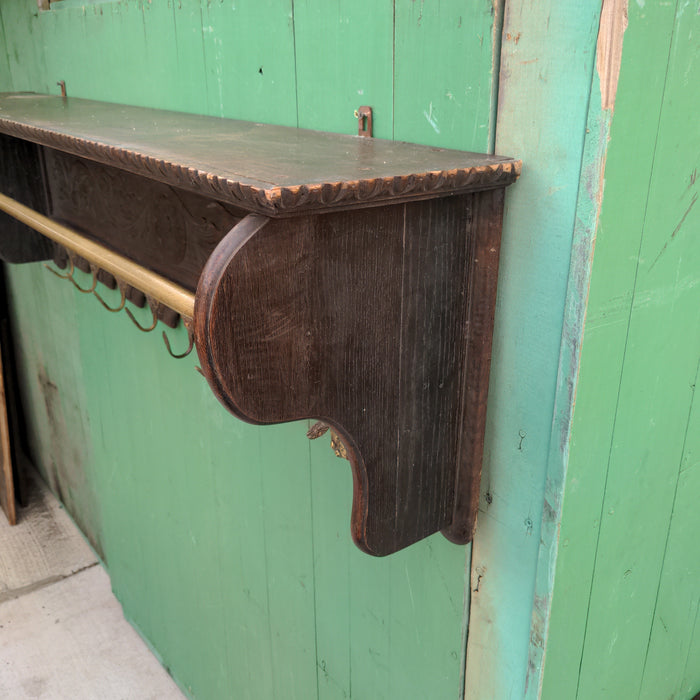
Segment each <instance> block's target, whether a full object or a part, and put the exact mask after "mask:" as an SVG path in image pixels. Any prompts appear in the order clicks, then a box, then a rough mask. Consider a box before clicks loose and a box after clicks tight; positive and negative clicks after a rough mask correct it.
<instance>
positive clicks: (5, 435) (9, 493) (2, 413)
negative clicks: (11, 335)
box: [0, 348, 17, 525]
mask: <svg viewBox="0 0 700 700" xmlns="http://www.w3.org/2000/svg"><path fill="white" fill-rule="evenodd" d="M2 354H3V353H2V348H0V508H2V510H3V512H4V513H5V515H6V516H7V521H8V522H9V523H10V525H16V524H17V510H16V508H15V481H14V474H13V471H14V470H13V463H12V450H11V447H10V425H9V421H8V415H7V397H6V393H5V380H4V377H3V374H4V370H3V366H2Z"/></svg>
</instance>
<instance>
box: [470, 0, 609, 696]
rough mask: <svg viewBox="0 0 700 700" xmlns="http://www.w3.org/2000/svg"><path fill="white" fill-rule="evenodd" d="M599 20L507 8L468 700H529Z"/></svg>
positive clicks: (585, 11) (555, 6)
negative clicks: (499, 230) (516, 168)
mask: <svg viewBox="0 0 700 700" xmlns="http://www.w3.org/2000/svg"><path fill="white" fill-rule="evenodd" d="M599 14H600V3H599V2H593V1H591V2H584V3H577V4H575V5H573V4H571V3H540V4H537V6H536V7H535V6H533V4H532V3H526V2H516V1H515V0H514V1H512V2H507V3H506V5H505V16H504V23H503V42H502V46H501V65H500V82H499V96H498V115H497V125H496V144H495V145H496V152H508V153H516V154H518V156H519V157H521V158H522V159H523V164H524V166H523V174H522V176H521V178H520V180H519V182H518V185H517V191H516V190H515V189H513V191H512V192H511V193H509V195H510V196H509V197H508V198H507V201H506V211H505V221H504V231H503V233H504V240H503V245H504V247H503V248H502V254H501V268H500V272H499V292H498V305H497V312H496V328H495V333H494V356H493V364H492V371H491V386H490V393H489V409H488V426H487V439H486V455H485V463H484V478H483V479H482V497H481V510H480V513H479V521H478V525H477V532H476V537H475V540H474V546H473V558H472V581H471V596H472V604H471V614H470V620H469V624H470V632H469V641H468V649H467V667H466V697H467V698H469V699H470V700H482V699H483V698H492V697H493V698H499V699H500V698H503V699H508V698H513V699H516V698H517V699H519V698H522V697H525V696H526V693H527V694H528V697H536V696H537V691H538V687H537V686H538V684H537V680H536V679H534V681H533V679H532V676H533V674H536V673H537V670H538V669H537V667H536V666H535V667H530V666H529V664H530V661H531V659H530V653H531V650H532V647H533V646H535V645H537V644H539V643H540V642H539V640H538V634H539V630H538V629H537V628H536V627H534V626H531V622H532V617H533V600H534V601H535V603H536V604H537V602H538V599H537V598H536V589H535V581H536V576H537V574H538V571H537V566H538V555H539V553H540V538H541V536H542V535H543V533H542V530H541V526H542V523H543V518H550V516H551V513H552V512H553V511H552V509H551V508H550V504H549V503H548V502H547V503H545V493H546V492H547V491H546V490H547V488H548V482H547V478H548V471H547V470H548V469H550V470H555V469H558V470H559V471H561V469H562V464H563V461H564V460H565V458H566V455H565V444H563V441H562V439H561V438H562V433H563V432H564V431H565V429H566V422H565V417H566V407H567V401H566V400H563V401H562V397H564V398H565V394H564V395H560V394H559V393H558V392H559V391H560V390H561V389H562V388H564V389H565V388H566V387H565V386H563V387H562V385H561V384H559V383H558V372H559V368H560V363H561V348H562V342H563V341H562V335H563V331H564V329H566V331H567V334H568V337H570V338H572V339H575V338H576V334H577V333H578V332H580V324H579V327H577V319H576V317H575V315H572V314H571V313H570V309H568V308H567V307H565V300H566V293H567V286H568V283H569V271H570V263H571V255H572V241H573V233H574V226H575V223H576V214H577V208H578V205H579V180H580V172H581V163H582V158H583V157H584V147H585V138H586V128H587V110H588V102H589V96H590V89H591V75H592V72H593V65H594V64H593V61H594V57H595V45H596V39H597V31H598V20H599ZM570 322H571V323H570ZM565 323H566V324H568V325H566V326H565ZM555 400H556V402H555ZM569 403H570V396H569ZM552 460H555V461H558V467H556V466H554V465H552V466H551V467H550V466H548V462H551V461H552ZM537 593H538V594H539V593H540V591H539V590H538V591H537ZM531 627H532V629H531ZM533 663H535V662H533Z"/></svg>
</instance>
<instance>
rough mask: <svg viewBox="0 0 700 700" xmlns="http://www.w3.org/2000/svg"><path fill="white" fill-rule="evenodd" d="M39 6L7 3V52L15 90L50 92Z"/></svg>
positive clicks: (3, 12) (4, 9) (15, 0)
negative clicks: (46, 76) (47, 81)
mask: <svg viewBox="0 0 700 700" xmlns="http://www.w3.org/2000/svg"><path fill="white" fill-rule="evenodd" d="M43 14H44V13H41V12H39V11H38V10H37V8H36V6H35V5H26V3H24V4H23V3H20V2H17V0H14V1H13V2H4V3H3V7H2V16H3V22H4V24H5V42H6V52H7V57H8V61H9V66H10V73H11V75H12V82H13V86H12V88H13V90H34V91H35V92H47V91H48V89H47V83H46V78H45V75H46V56H45V50H44V44H43V40H42V15H43Z"/></svg>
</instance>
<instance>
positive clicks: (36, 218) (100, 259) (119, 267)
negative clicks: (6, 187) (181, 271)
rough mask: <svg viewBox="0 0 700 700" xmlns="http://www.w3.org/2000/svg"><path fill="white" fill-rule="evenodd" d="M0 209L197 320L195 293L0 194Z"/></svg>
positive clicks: (183, 315)
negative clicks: (195, 316)
mask: <svg viewBox="0 0 700 700" xmlns="http://www.w3.org/2000/svg"><path fill="white" fill-rule="evenodd" d="M0 210H2V211H4V212H6V213H7V214H9V215H10V216H13V217H14V218H15V219H17V220H18V221H21V222H22V223H23V224H26V225H27V226H29V227H30V228H33V229H34V230H35V231H38V232H39V233H41V234H42V235H44V236H46V237H47V238H50V239H51V240H52V241H55V242H56V243H59V244H60V245H62V246H64V247H65V248H68V249H69V250H71V251H73V252H74V253H77V254H78V255H80V257H82V258H85V259H86V260H87V261H88V262H91V263H93V264H95V265H97V266H98V267H99V268H100V269H102V270H106V271H107V272H109V273H110V274H111V275H114V277H116V278H117V279H118V280H121V281H123V282H126V284H128V285H130V286H132V287H135V288H136V289H138V290H139V291H141V292H143V293H144V294H145V295H146V296H149V297H152V298H153V299H155V300H156V301H159V302H161V303H162V304H164V305H165V306H167V307H169V308H171V309H173V311H177V313H179V314H180V315H181V316H182V317H183V318H186V319H191V318H193V317H194V294H193V293H192V292H190V291H188V290H187V289H184V288H183V287H180V286H179V285H177V284H174V283H173V282H170V280H167V279H166V278H165V277H161V276H160V275H158V274H156V273H155V272H152V271H151V270H148V269H146V268H145V267H142V266H141V265H139V264H138V263H135V262H133V261H131V260H129V259H128V258H125V257H124V256H123V255H119V254H118V253H115V252H114V251H112V250H109V248H105V247H104V246H102V245H100V244H99V243H95V242H94V241H91V240H89V239H87V238H85V236H81V235H80V234H79V233H77V232H76V231H73V229H71V228H69V227H68V226H64V225H62V224H59V223H56V222H55V221H52V220H51V219H49V218H48V217H46V216H44V215H43V214H40V213H39V212H37V211H34V210H33V209H30V208H29V207H26V206H25V205H24V204H20V203H19V202H18V201H16V200H14V199H12V198H11V197H7V196H5V195H4V194H0Z"/></svg>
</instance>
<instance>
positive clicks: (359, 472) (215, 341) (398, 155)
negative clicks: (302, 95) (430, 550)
mask: <svg viewBox="0 0 700 700" xmlns="http://www.w3.org/2000/svg"><path fill="white" fill-rule="evenodd" d="M2 132H5V133H6V134H11V135H12V136H4V137H3V136H0V147H2V144H5V146H4V148H5V149H6V150H8V149H9V151H8V152H12V153H14V155H13V156H12V158H6V159H5V160H4V161H0V192H2V191H5V190H4V189H3V187H9V188H10V191H13V190H12V189H11V188H12V187H14V188H15V190H14V191H15V192H17V195H18V198H20V199H21V198H22V197H23V198H24V199H23V200H22V201H27V200H30V201H32V202H34V204H35V205H36V207H37V208H39V209H41V206H44V207H45V209H46V210H47V211H48V213H49V215H50V216H51V217H52V218H54V219H55V220H57V221H60V222H63V223H66V224H68V225H70V226H71V227H72V228H74V229H76V230H78V231H79V232H81V233H82V234H83V235H85V236H86V237H88V238H91V239H93V240H96V241H98V242H100V243H102V244H104V245H106V246H108V247H110V248H111V249H112V250H114V251H117V252H118V253H120V254H121V255H123V256H124V257H127V258H129V259H131V260H133V261H135V262H137V263H138V264H140V265H142V266H144V267H146V268H148V269H149V270H153V271H154V272H157V273H158V274H160V275H162V276H165V277H166V278H168V279H170V280H172V281H174V282H176V283H178V284H179V285H181V286H183V287H185V288H186V289H189V290H192V291H195V290H196V291H195V314H194V315H195V317H194V319H193V321H192V325H191V330H192V331H193V333H194V342H195V346H196V349H197V353H198V355H199V359H200V363H201V366H202V372H203V374H204V375H205V377H206V379H207V380H208V382H209V384H210V386H211V388H212V390H213V392H214V393H215V394H216V396H217V397H218V398H219V400H220V401H221V402H222V403H223V404H224V405H225V406H226V407H227V408H228V409H229V410H230V411H231V412H232V413H233V414H235V415H236V416H238V417H240V418H242V419H244V420H246V421H249V422H252V423H259V424H269V423H279V422H286V421H295V420H302V419H312V420H315V421H319V425H318V426H317V428H316V429H312V430H311V431H310V435H309V436H310V437H318V436H319V435H321V434H322V433H323V432H324V428H325V426H330V427H331V430H330V434H331V436H332V446H333V449H334V450H335V452H336V454H338V455H340V456H343V457H345V458H346V459H347V460H348V461H349V463H350V468H351V470H352V474H353V508H352V518H351V530H352V535H353V538H354V540H355V542H356V543H357V544H358V546H359V547H361V548H362V549H363V550H364V551H366V552H369V553H370V554H373V555H377V556H381V555H386V554H390V553H392V552H395V551H397V550H399V549H401V548H403V547H406V546H408V545H410V544H411V543H413V542H416V541H417V540H420V539H422V538H424V537H426V536H428V535H431V534H433V533H435V532H438V531H442V532H443V533H444V534H445V536H446V537H448V538H449V539H450V540H452V541H453V542H457V543H466V542H468V541H470V540H471V538H472V536H473V531H474V526H475V522H476V513H477V505H478V495H479V480H480V475H481V462H482V457H483V440H484V428H485V420H486V404H487V398H488V380H489V363H490V355H491V337H492V332H493V316H494V309H495V303H496V281H497V275H498V254H499V248H500V232H501V220H502V212H503V198H504V188H505V186H506V185H507V184H509V183H511V182H512V181H513V180H514V179H515V178H516V177H517V175H518V173H519V171H520V163H519V162H518V161H514V160H512V159H507V158H498V157H494V156H483V155H477V154H470V153H462V152H457V151H446V150H444V149H435V148H429V147H425V146H414V145H410V144H400V143H391V142H383V141H379V140H376V139H370V138H358V137H350V136H342V135H337V134H325V133H320V132H310V131H303V130H298V129H289V128H286V127H274V126H268V125H261V124H253V123H249V122H234V121H231V120H221V119H215V118H209V117H199V116H195V115H183V114H175V113H171V112H163V111H159V110H148V109H141V108H135V107H124V106H120V105H105V104H102V103H96V102H90V101H86V100H78V99H72V98H68V99H60V98H53V97H49V96H40V95H33V96H32V95H5V96H2V95H0V134H2ZM18 139H25V140H26V142H25V141H21V140H18ZM7 144H9V146H7ZM36 144H39V145H36ZM25 160H26V161H27V163H28V164H29V165H28V167H27V168H26V170H23V167H24V166H23V163H24V161H25ZM23 173H24V174H23ZM3 178H4V179H3ZM13 183H14V184H13ZM44 187H46V190H44ZM45 191H46V194H44V192H45ZM18 235H19V234H18V232H17V231H12V230H10V229H5V230H3V229H0V254H2V250H3V246H4V245H5V243H6V244H7V245H8V246H9V248H12V247H13V246H15V247H16V246H17V244H18V242H17V236H18ZM42 245H43V244H42ZM32 250H33V251H34V254H36V250H38V249H37V248H36V247H34V248H32ZM48 250H49V251H50V252H51V254H52V255H54V257H55V260H56V262H57V264H59V266H66V265H68V264H69V262H70V264H71V265H74V266H75V267H77V268H79V269H82V270H83V271H84V272H95V274H97V275H98V277H97V279H98V280H100V281H101V282H103V283H104V284H106V285H107V286H111V287H112V288H114V286H116V284H117V283H118V280H115V279H114V278H113V277H111V275H108V274H106V273H105V272H104V271H96V268H95V266H94V265H93V264H92V263H91V262H90V261H88V260H85V259H82V258H80V257H78V256H76V255H75V254H71V255H72V258H71V261H69V260H68V259H67V257H66V252H65V251H64V250H63V249H60V248H58V247H57V248H56V249H55V250H54V249H52V248H51V247H49V248H48ZM120 285H121V288H122V289H125V287H124V283H123V282H122V283H120ZM88 291H89V289H88ZM126 293H127V296H128V297H129V299H131V300H132V302H133V303H136V304H137V305H143V304H145V303H146V298H145V297H144V295H143V294H142V293H141V292H140V291H139V290H137V289H134V288H133V287H130V288H129V289H128V290H127V291H126ZM149 303H152V304H153V309H154V313H157V315H158V317H159V318H160V319H161V320H163V321H165V322H166V323H169V324H170V325H174V324H176V323H177V322H178V320H179V319H178V316H177V314H176V313H175V312H173V311H172V310H171V309H168V308H167V307H164V306H163V305H162V304H160V303H158V302H157V300H151V299H149ZM188 328H190V326H188ZM326 439H327V438H326Z"/></svg>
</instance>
